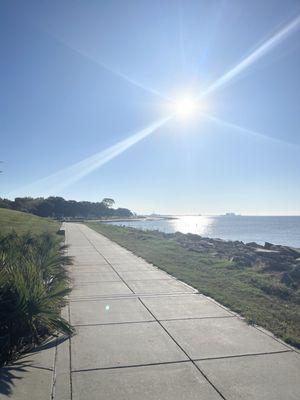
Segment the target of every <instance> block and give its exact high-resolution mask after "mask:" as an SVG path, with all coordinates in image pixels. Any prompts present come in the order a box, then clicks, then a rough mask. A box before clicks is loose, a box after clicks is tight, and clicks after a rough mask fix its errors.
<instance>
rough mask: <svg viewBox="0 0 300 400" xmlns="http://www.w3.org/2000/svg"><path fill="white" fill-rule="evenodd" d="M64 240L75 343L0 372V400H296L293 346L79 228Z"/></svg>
mask: <svg viewBox="0 0 300 400" xmlns="http://www.w3.org/2000/svg"><path fill="white" fill-rule="evenodd" d="M66 240H67V243H68V244H69V245H70V248H69V254H70V255H72V256H74V257H75V264H74V265H73V266H72V267H70V274H71V276H72V279H73V285H74V288H73V291H72V293H71V295H70V299H69V306H68V308H67V310H65V316H66V317H67V318H68V319H69V320H70V322H71V323H72V324H73V325H74V326H75V328H76V332H77V333H76V335H75V336H74V337H73V338H72V339H71V340H65V341H61V343H59V344H58V345H57V346H53V345H52V344H51V343H50V344H49V345H48V346H44V347H46V348H45V349H44V350H41V351H39V352H36V353H32V354H30V355H28V356H27V357H25V358H23V359H21V360H20V362H19V363H18V364H16V365H15V367H9V368H6V369H3V371H4V373H5V374H6V375H7V379H6V381H5V380H4V381H3V382H4V383H3V382H2V384H1V386H0V398H1V399H4V398H5V399H6V398H7V395H8V394H9V392H11V393H12V394H11V398H13V399H16V400H24V399H26V400H27V399H30V400H44V399H51V398H52V399H56V400H71V399H72V400H99V399H104V400H128V399H131V400H141V399H143V400H167V399H168V400H196V399H197V400H199V399H203V400H218V399H226V400H240V399H242V400H244V399H245V400H250V399H251V400H254V399H255V400H283V399H284V400H299V398H300V355H299V354H298V353H297V352H296V351H293V349H291V348H290V347H289V346H287V345H285V344H284V343H281V342H280V341H279V340H277V339H275V338H273V337H272V336H271V335H270V334H269V333H267V332H264V331H263V330H259V329H257V328H255V327H250V326H248V325H246V324H245V323H244V322H243V321H242V320H241V319H240V318H239V317H238V316H236V315H235V314H234V313H232V312H230V311H229V310H227V309H226V308H224V307H222V306H221V305H219V304H217V303H216V302H214V301H213V300H211V299H209V298H207V297H205V296H203V295H201V294H198V293H197V292H196V291H195V290H194V289H193V288H191V287H189V286H187V285H185V284H184V283H182V282H180V281H178V280H176V279H174V278H172V277H171V276H170V275H168V274H166V273H165V272H163V271H160V270H158V269H157V268H155V267H153V266H152V265H150V264H148V263H146V262H145V261H144V260H142V259H140V258H138V257H136V256H135V255H133V254H132V253H130V252H129V251H127V250H125V249H123V248H122V247H120V246H119V245H117V244H115V243H113V242H111V241H109V240H108V239H106V238H105V237H103V236H102V235H100V234H98V233H96V232H95V231H93V230H91V229H89V228H88V227H86V226H84V225H80V224H74V223H68V224H66ZM17 377H19V378H20V379H16V378H17ZM12 383H14V386H11V385H12Z"/></svg>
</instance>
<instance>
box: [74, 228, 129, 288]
mask: <svg viewBox="0 0 300 400" xmlns="http://www.w3.org/2000/svg"><path fill="white" fill-rule="evenodd" d="M79 230H80V232H81V234H82V235H83V236H84V237H85V238H86V240H87V241H88V242H89V243H90V244H91V246H92V247H93V248H94V249H95V250H96V251H97V253H98V254H100V256H101V257H103V259H104V260H105V261H106V262H107V263H108V265H109V266H110V267H111V268H112V269H113V271H114V272H115V273H116V274H117V275H118V277H119V278H120V279H121V281H122V282H123V283H124V284H125V285H126V286H127V287H128V289H129V290H130V291H131V292H132V293H134V291H133V290H132V289H131V287H130V286H129V285H128V284H127V282H126V281H125V280H124V279H123V278H122V276H121V275H120V274H119V272H118V271H117V270H116V269H115V268H114V267H113V265H112V264H111V263H110V262H109V261H108V259H107V258H106V257H105V256H104V255H103V254H102V253H101V252H100V251H99V250H98V249H97V247H96V246H95V245H94V243H93V242H92V241H91V240H90V239H89V238H88V237H87V236H86V234H85V233H84V232H82V230H81V229H80V228H79Z"/></svg>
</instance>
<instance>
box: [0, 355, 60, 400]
mask: <svg viewBox="0 0 300 400" xmlns="http://www.w3.org/2000/svg"><path fill="white" fill-rule="evenodd" d="M52 382H53V371H50V370H47V369H41V368H32V367H29V366H27V365H26V363H24V362H22V361H19V362H16V363H14V364H13V365H11V366H6V367H4V368H2V369H1V370H0V399H1V400H4V399H8V398H11V399H13V400H29V399H30V400H49V399H50V398H51V392H52Z"/></svg>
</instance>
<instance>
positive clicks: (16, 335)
mask: <svg viewBox="0 0 300 400" xmlns="http://www.w3.org/2000/svg"><path fill="white" fill-rule="evenodd" d="M63 251H64V247H63V246H61V245H60V244H59V242H58V241H57V240H56V239H55V238H53V237H51V236H49V235H41V236H39V237H32V236H30V235H25V236H23V237H15V236H13V237H10V238H8V239H7V238H6V239H5V240H4V241H3V240H2V241H0V345H1V344H2V351H1V354H2V362H4V361H7V360H8V359H12V358H13V357H14V356H15V355H17V354H18V353H19V352H20V351H22V350H24V349H26V348H29V347H32V346H33V345H35V344H38V343H40V342H41V341H42V340H43V338H45V336H46V335H49V334H53V333H55V332H61V333H64V334H68V335H70V334H72V332H73V329H72V327H71V326H70V324H69V323H68V322H67V321H66V320H64V319H63V318H62V317H61V315H60V310H61V307H62V305H63V304H64V297H65V296H66V295H67V294H68V293H69V290H70V289H69V288H68V276H67V273H66V270H65V268H64V266H65V265H66V264H67V263H69V262H70V258H68V257H66V256H65V254H63Z"/></svg>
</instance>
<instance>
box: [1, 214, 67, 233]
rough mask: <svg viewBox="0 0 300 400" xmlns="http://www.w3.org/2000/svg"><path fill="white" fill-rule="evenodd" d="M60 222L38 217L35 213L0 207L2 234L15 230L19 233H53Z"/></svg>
mask: <svg viewBox="0 0 300 400" xmlns="http://www.w3.org/2000/svg"><path fill="white" fill-rule="evenodd" d="M59 226H60V223H59V222H58V221H54V220H51V219H47V218H40V217H37V216H35V215H31V214H28V213H23V212H20V211H14V210H9V209H5V208H0V234H1V235H4V234H7V233H10V232H12V231H15V232H17V233H19V234H22V233H26V232H31V233H33V234H41V233H43V232H49V233H51V234H54V233H56V232H57V230H58V229H59Z"/></svg>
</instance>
